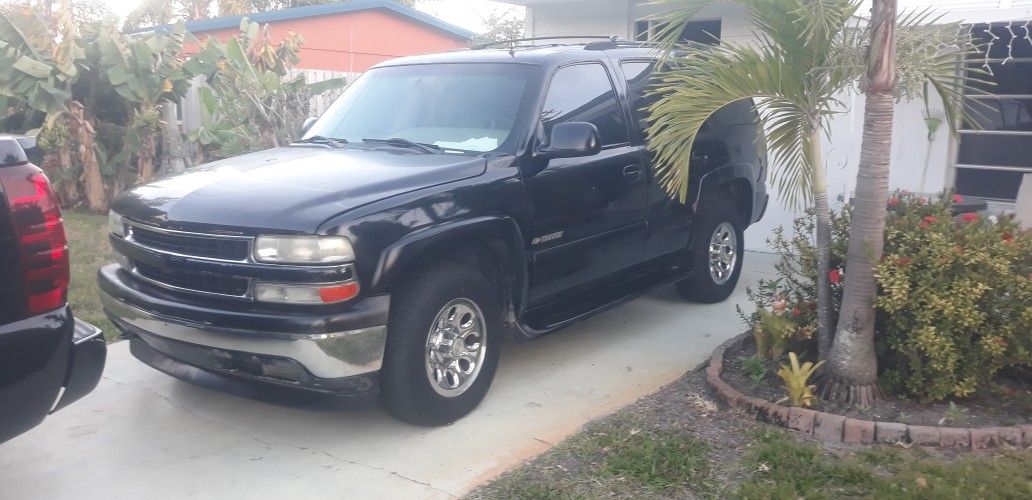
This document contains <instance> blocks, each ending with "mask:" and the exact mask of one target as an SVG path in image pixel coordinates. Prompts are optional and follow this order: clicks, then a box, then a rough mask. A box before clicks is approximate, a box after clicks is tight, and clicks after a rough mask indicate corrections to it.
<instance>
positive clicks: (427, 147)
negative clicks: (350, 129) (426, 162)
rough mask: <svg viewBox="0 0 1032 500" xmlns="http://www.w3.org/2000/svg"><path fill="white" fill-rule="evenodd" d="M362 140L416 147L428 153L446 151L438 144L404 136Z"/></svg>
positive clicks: (363, 140) (364, 140)
mask: <svg viewBox="0 0 1032 500" xmlns="http://www.w3.org/2000/svg"><path fill="white" fill-rule="evenodd" d="M362 142H379V143H383V144H387V145H388V146H397V147H400V148H410V149H416V150H419V151H422V152H424V153H428V154H438V153H443V152H444V148H442V147H441V146H438V145H436V144H427V143H424V142H415V141H410V140H408V139H405V138H402V137H391V138H389V139H362Z"/></svg>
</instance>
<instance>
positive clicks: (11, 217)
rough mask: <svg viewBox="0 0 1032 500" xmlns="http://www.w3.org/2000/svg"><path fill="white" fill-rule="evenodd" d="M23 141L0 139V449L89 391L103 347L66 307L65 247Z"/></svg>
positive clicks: (54, 207) (55, 211) (30, 141)
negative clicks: (1, 444)
mask: <svg viewBox="0 0 1032 500" xmlns="http://www.w3.org/2000/svg"><path fill="white" fill-rule="evenodd" d="M35 145H36V140H35V139H34V138H31V137H17V136H10V135H0V443H2V442H4V441H6V440H8V439H10V438H12V437H14V436H16V435H18V434H21V433H22V432H25V431H27V430H29V429H31V428H32V427H34V426H36V425H37V424H39V423H40V422H42V421H43V419H44V417H46V416H47V414H49V413H53V412H55V411H57V410H59V409H61V408H64V407H65V406H67V405H68V404H70V403H72V402H73V401H75V400H77V399H79V398H81V397H83V396H84V395H86V394H87V393H89V392H90V391H92V390H93V388H94V387H96V385H97V382H98V381H99V380H100V374H101V372H102V371H103V369H104V360H105V357H106V354H107V347H106V346H105V344H104V336H103V335H101V331H100V330H99V329H97V327H95V326H93V325H90V324H89V323H86V322H83V321H81V320H78V319H74V318H73V317H72V311H71V309H70V308H69V307H68V300H67V297H68V281H69V272H70V269H69V265H68V246H67V244H66V241H65V232H64V223H63V221H62V218H61V208H60V206H59V205H58V202H57V196H55V195H54V191H53V189H51V187H50V181H49V180H48V179H47V176H46V175H45V174H44V173H43V171H42V170H40V169H39V168H38V167H36V166H35V165H33V164H32V163H30V162H29V158H28V156H26V153H25V151H26V150H33V149H34V148H35Z"/></svg>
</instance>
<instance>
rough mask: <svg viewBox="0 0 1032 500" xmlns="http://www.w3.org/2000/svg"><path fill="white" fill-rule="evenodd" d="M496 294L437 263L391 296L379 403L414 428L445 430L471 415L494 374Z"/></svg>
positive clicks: (456, 267)
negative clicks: (445, 427)
mask: <svg viewBox="0 0 1032 500" xmlns="http://www.w3.org/2000/svg"><path fill="white" fill-rule="evenodd" d="M498 303H499V301H498V298H497V293H496V292H495V290H494V289H493V287H492V286H491V284H490V282H488V281H487V280H486V279H485V278H484V277H483V276H482V275H481V274H480V273H478V272H476V271H475V270H473V269H470V268H469V267H467V266H464V265H461V264H455V263H441V264H438V265H435V266H433V267H430V268H428V269H426V270H424V271H422V272H421V273H419V274H417V275H416V276H414V277H413V279H412V280H411V281H410V282H409V284H407V286H406V287H405V288H404V289H401V290H399V291H398V292H397V293H396V294H395V298H394V299H393V300H392V304H391V314H390V320H389V322H388V327H387V329H388V336H387V349H386V352H385V354H384V364H383V370H381V376H382V393H381V395H382V401H383V404H384V407H385V408H386V409H387V411H388V412H389V413H391V414H392V415H394V416H395V417H397V418H399V419H401V420H404V421H406V422H410V423H413V424H417V425H427V426H438V425H447V424H450V423H452V422H454V421H456V420H458V419H460V418H462V417H464V416H466V415H467V414H469V413H470V412H471V411H473V409H474V408H476V407H477V405H478V404H480V401H481V400H483V399H484V395H485V394H487V390H488V388H490V386H491V381H492V379H494V373H495V370H496V369H497V368H498V358H499V351H500V350H499V347H500V345H499V344H500V340H501V337H502V336H501V334H500V333H501V326H502V322H501V313H500V307H499V304H498Z"/></svg>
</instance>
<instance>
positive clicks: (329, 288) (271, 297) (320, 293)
mask: <svg viewBox="0 0 1032 500" xmlns="http://www.w3.org/2000/svg"><path fill="white" fill-rule="evenodd" d="M358 288H359V287H358V282H357V281H349V282H345V283H331V284H324V285H282V284H277V283H257V284H255V285H254V300H257V301H258V302H274V303H279V304H335V303H337V302H344V301H346V300H351V299H353V298H355V297H357V296H358Z"/></svg>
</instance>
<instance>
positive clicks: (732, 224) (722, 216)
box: [677, 197, 745, 304]
mask: <svg viewBox="0 0 1032 500" xmlns="http://www.w3.org/2000/svg"><path fill="white" fill-rule="evenodd" d="M703 210H704V212H703V213H702V217H701V218H700V224H699V225H698V226H697V232H696V233H695V237H694V238H695V239H694V241H693V243H692V246H691V248H690V249H689V251H690V252H691V253H690V255H689V259H691V269H692V277H691V278H688V279H686V280H683V281H680V282H678V283H677V291H678V292H680V293H681V296H682V297H684V298H686V299H688V300H691V301H694V302H700V303H703V304H716V303H718V302H723V301H725V300H727V298H728V297H730V296H731V293H733V292H734V291H735V287H736V286H737V285H738V278H739V277H740V276H741V274H742V260H743V257H744V256H745V255H744V254H745V235H744V232H743V223H742V221H741V214H740V213H739V211H738V209H737V207H735V205H734V203H733V201H732V199H731V198H730V197H728V198H718V199H715V200H712V201H711V202H710V203H707V204H706V205H704V206H703Z"/></svg>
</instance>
